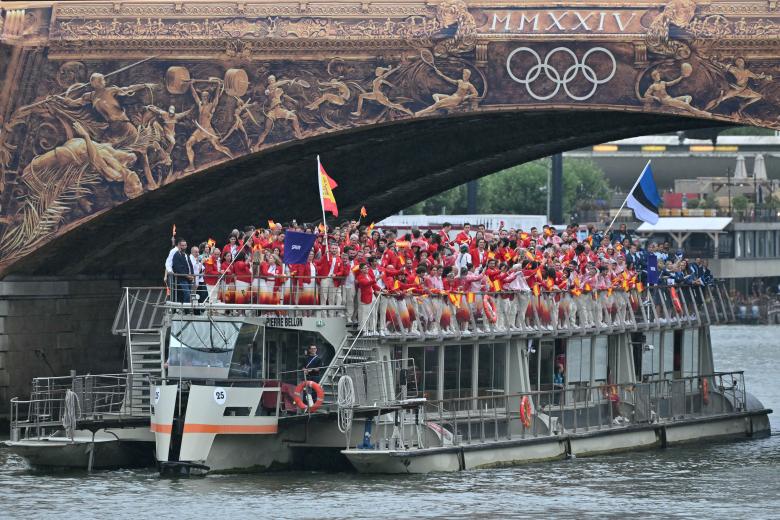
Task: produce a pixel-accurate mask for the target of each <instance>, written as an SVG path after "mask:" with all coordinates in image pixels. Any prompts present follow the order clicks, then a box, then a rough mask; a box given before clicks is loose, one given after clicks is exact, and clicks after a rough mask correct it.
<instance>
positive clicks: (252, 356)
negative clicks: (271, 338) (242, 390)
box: [228, 323, 263, 379]
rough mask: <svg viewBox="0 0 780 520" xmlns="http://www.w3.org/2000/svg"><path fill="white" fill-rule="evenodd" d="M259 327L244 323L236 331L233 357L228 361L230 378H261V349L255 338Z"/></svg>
mask: <svg viewBox="0 0 780 520" xmlns="http://www.w3.org/2000/svg"><path fill="white" fill-rule="evenodd" d="M259 330H260V327H259V326H258V325H251V324H249V323H245V324H244V325H243V326H242V327H241V331H240V332H239V333H238V340H236V345H235V347H234V349H233V359H232V360H231V362H230V374H229V375H228V377H230V378H231V379H232V378H239V379H240V378H253V379H259V378H262V377H263V376H262V374H263V371H262V366H263V364H262V354H263V352H262V349H261V348H260V346H259V345H258V343H257V341H256V338H257V334H258V331H259Z"/></svg>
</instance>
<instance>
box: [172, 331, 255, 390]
mask: <svg viewBox="0 0 780 520" xmlns="http://www.w3.org/2000/svg"><path fill="white" fill-rule="evenodd" d="M240 326H241V324H240V323H236V322H214V321H184V320H175V321H173V322H172V323H171V329H170V335H169V337H168V359H167V365H168V375H169V376H170V377H188V378H189V377H191V378H225V377H227V375H228V370H229V368H230V361H231V358H232V356H233V348H234V346H235V343H236V340H237V339H238V332H239V329H240Z"/></svg>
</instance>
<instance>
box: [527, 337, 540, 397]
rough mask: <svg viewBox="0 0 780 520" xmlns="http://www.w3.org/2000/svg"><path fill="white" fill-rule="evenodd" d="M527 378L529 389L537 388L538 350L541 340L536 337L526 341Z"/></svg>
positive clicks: (535, 389) (536, 389)
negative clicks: (529, 384)
mask: <svg viewBox="0 0 780 520" xmlns="http://www.w3.org/2000/svg"><path fill="white" fill-rule="evenodd" d="M528 345H529V348H528V380H529V381H530V382H531V390H532V391H538V390H539V350H540V349H541V342H540V341H539V340H538V339H532V340H529V341H528Z"/></svg>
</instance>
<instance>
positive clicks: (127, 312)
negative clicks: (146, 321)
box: [125, 287, 133, 374]
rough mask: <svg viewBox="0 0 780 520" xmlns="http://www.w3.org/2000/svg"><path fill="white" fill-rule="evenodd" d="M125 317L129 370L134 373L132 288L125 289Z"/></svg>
mask: <svg viewBox="0 0 780 520" xmlns="http://www.w3.org/2000/svg"><path fill="white" fill-rule="evenodd" d="M125 317H126V319H127V326H126V328H125V333H126V335H125V338H126V341H125V343H126V345H127V369H128V371H129V372H130V373H131V374H132V373H133V342H132V340H131V339H130V288H129V287H125Z"/></svg>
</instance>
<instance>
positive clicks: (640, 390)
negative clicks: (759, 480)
mask: <svg viewBox="0 0 780 520" xmlns="http://www.w3.org/2000/svg"><path fill="white" fill-rule="evenodd" d="M705 381H706V383H705ZM525 401H528V404H527V405H525ZM523 406H526V409H525V410H524V411H521V407H523ZM423 409H424V412H423V413H422V414H420V416H418V415H416V413H415V412H414V411H404V410H401V411H400V412H399V413H401V416H402V417H401V418H400V419H399V417H394V418H393V421H395V422H397V423H398V422H400V423H401V424H406V425H412V424H416V425H426V424H431V423H433V424H434V425H436V427H437V428H439V429H441V428H444V429H446V430H447V433H448V434H449V435H440V436H439V444H438V445H439V446H444V445H446V443H452V444H456V445H457V444H471V443H486V442H496V441H501V440H516V439H525V438H536V437H548V436H560V435H566V434H579V433H585V432H589V431H597V430H608V429H614V428H624V427H627V426H631V425H641V424H671V423H675V422H680V421H685V420H690V419H694V418H701V417H713V416H720V415H728V414H733V413H738V412H742V411H745V410H746V393H745V381H744V377H743V373H742V372H717V373H714V374H709V375H701V376H693V377H684V378H680V379H674V380H663V381H651V382H647V383H626V384H609V385H608V384H602V385H596V386H593V387H578V388H572V387H568V388H560V389H554V390H544V391H534V392H525V393H520V394H511V395H488V396H480V397H465V398H455V399H445V400H429V401H426V402H425V403H424V405H423ZM527 412H530V413H527ZM380 417H381V416H377V418H378V419H377V420H378V421H380V425H381V423H382V421H381V420H380V419H379V418H380ZM524 419H525V421H524ZM384 422H387V421H386V420H385V421H384ZM382 431H386V429H385V430H382V429H381V428H378V429H377V430H376V432H377V433H375V438H373V439H372V444H373V445H374V446H378V447H380V446H388V445H390V443H389V440H388V439H381V438H376V437H377V436H381V435H382V433H381V432H382ZM396 433H397V432H396ZM407 438H408V439H409V436H407ZM421 438H422V437H421V436H417V440H418V441H419V439H421ZM409 440H410V441H411V442H410V443H408V444H407V447H409V448H424V447H431V446H424V445H420V444H419V442H418V443H416V442H415V439H414V436H412V438H411V439H409Z"/></svg>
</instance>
